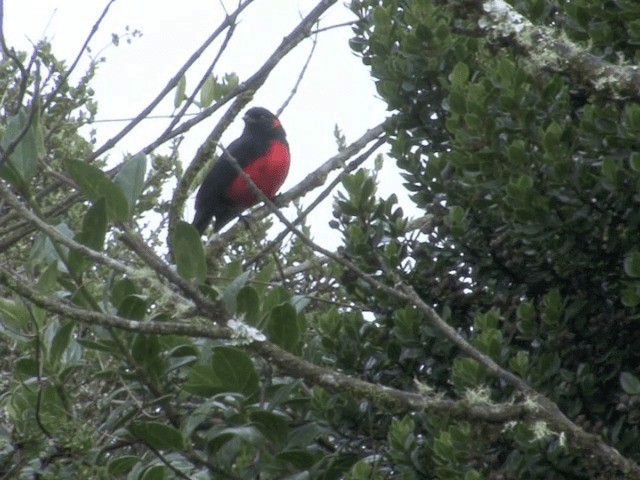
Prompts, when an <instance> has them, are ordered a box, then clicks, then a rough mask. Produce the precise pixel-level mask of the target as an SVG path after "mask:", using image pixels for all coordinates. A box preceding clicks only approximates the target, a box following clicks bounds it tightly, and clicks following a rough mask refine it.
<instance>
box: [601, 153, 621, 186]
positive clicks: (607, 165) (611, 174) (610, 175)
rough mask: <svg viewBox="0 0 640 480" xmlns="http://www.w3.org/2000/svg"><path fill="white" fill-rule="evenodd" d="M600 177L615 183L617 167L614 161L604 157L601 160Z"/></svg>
mask: <svg viewBox="0 0 640 480" xmlns="http://www.w3.org/2000/svg"><path fill="white" fill-rule="evenodd" d="M601 169H602V175H603V176H604V177H605V178H606V179H607V180H609V181H610V182H615V181H616V176H617V172H618V166H617V165H616V161H615V160H614V159H613V158H611V157H605V158H604V160H602V167H601Z"/></svg>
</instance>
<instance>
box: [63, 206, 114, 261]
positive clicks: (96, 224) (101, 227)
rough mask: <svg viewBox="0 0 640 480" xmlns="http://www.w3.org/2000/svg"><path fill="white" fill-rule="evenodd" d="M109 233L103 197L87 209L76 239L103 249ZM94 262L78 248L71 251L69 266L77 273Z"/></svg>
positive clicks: (92, 247)
mask: <svg viewBox="0 0 640 480" xmlns="http://www.w3.org/2000/svg"><path fill="white" fill-rule="evenodd" d="M106 235H107V203H106V200H105V199H104V197H103V198H101V199H100V200H98V201H96V202H95V203H94V204H93V205H92V206H91V207H90V208H89V210H87V213H86V214H85V216H84V219H83V221H82V232H80V234H78V235H77V236H76V238H75V240H76V241H77V242H79V243H82V244H83V245H86V246H87V247H89V248H91V249H93V250H97V251H101V250H103V249H104V240H105V237H106ZM91 264H92V262H91V261H90V260H89V259H87V258H86V257H85V256H84V255H83V254H82V253H80V252H79V251H78V250H71V252H69V266H70V268H71V269H72V270H73V271H75V272H76V273H77V272H79V271H81V270H84V269H85V268H87V266H88V265H91Z"/></svg>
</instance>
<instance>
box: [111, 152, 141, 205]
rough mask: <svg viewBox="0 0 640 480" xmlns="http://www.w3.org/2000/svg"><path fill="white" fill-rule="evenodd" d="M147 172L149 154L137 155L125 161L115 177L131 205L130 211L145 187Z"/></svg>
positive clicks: (116, 182) (115, 181) (114, 179)
mask: <svg viewBox="0 0 640 480" xmlns="http://www.w3.org/2000/svg"><path fill="white" fill-rule="evenodd" d="M146 172H147V156H146V155H144V154H142V153H141V154H138V155H135V156H133V157H131V158H129V159H127V161H126V162H125V163H124V165H122V167H121V168H120V170H119V171H118V173H117V174H116V176H115V177H114V178H113V183H115V184H116V185H117V186H118V187H120V190H122V193H124V197H125V198H126V199H127V204H128V205H129V212H133V207H134V206H135V205H136V202H137V201H138V198H139V197H140V194H141V193H142V190H143V189H144V176H145V173H146Z"/></svg>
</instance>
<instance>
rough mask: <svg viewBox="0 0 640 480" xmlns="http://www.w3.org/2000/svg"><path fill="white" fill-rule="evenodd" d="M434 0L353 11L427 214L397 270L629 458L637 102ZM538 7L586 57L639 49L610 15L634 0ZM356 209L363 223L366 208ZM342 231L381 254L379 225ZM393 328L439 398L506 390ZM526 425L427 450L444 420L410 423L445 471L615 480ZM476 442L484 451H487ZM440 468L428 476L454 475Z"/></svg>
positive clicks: (411, 333) (637, 361)
mask: <svg viewBox="0 0 640 480" xmlns="http://www.w3.org/2000/svg"><path fill="white" fill-rule="evenodd" d="M435 3H436V2H433V3H431V2H411V1H395V0H388V1H381V2H366V1H364V2H361V1H356V2H353V4H352V8H353V9H354V11H356V12H357V13H358V15H359V17H360V18H361V21H360V22H359V23H358V25H357V27H355V33H356V36H355V38H354V39H353V41H352V48H354V49H355V50H356V51H358V52H359V53H360V54H361V55H362V57H363V61H364V63H365V64H367V65H369V66H370V68H371V73H372V76H373V77H374V78H375V79H376V85H377V88H378V92H379V93H380V95H381V96H382V97H383V98H384V99H385V101H386V102H387V103H388V105H389V109H390V110H392V111H395V112H397V116H396V121H395V124H394V127H393V128H392V129H391V130H390V131H389V136H390V138H391V145H392V154H393V156H394V158H395V159H396V160H397V162H398V165H399V166H400V167H401V168H402V169H403V170H404V172H405V173H404V178H405V179H406V182H407V183H406V186H407V188H408V189H409V190H410V191H411V192H412V199H413V200H414V202H415V203H416V205H417V206H418V207H420V208H421V209H422V210H423V211H424V212H425V213H426V214H428V215H429V216H430V219H431V221H430V225H429V227H428V229H427V230H426V231H425V234H426V235H425V236H423V237H421V238H420V239H419V242H417V243H415V244H414V245H412V247H414V248H413V249H412V250H411V253H410V254H407V257H410V258H411V259H412V261H413V262H415V263H413V265H412V268H411V269H408V271H407V272H406V275H405V278H407V279H408V280H410V282H411V283H412V284H413V285H414V287H415V288H416V289H417V290H418V291H419V292H420V294H421V296H422V298H423V299H425V300H426V301H427V302H428V303H430V304H432V305H435V306H437V307H438V309H439V311H440V312H441V314H442V315H443V316H444V317H445V318H447V319H448V320H449V323H451V324H452V325H455V326H456V327H457V328H459V329H460V332H461V333H462V334H464V335H465V336H467V337H468V338H469V340H470V341H471V343H472V344H474V345H475V346H476V347H477V348H478V349H479V350H481V351H482V352H484V353H486V354H487V355H489V356H490V357H492V358H493V359H494V360H496V361H497V362H498V363H500V364H502V365H504V366H507V367H509V368H511V369H512V370H513V371H514V372H516V373H518V374H519V375H521V376H522V377H523V378H524V379H526V380H527V381H528V382H529V383H530V384H531V385H532V386H533V387H535V388H537V389H539V390H540V391H542V392H543V393H545V394H546V395H548V396H549V397H550V398H551V399H553V400H554V401H556V402H557V403H558V405H559V406H560V407H561V409H562V410H563V411H564V412H565V413H566V414H567V415H568V416H569V417H570V418H572V419H574V421H576V422H577V423H578V424H580V425H582V426H583V427H584V428H585V429H586V430H587V431H590V432H594V433H598V434H600V435H603V437H604V438H605V439H606V440H607V441H608V442H610V443H611V444H612V445H614V446H615V447H616V448H619V449H620V450H621V451H622V452H623V454H625V455H628V456H629V457H631V458H634V459H635V461H638V460H640V448H639V447H640V432H639V431H638V425H637V420H636V416H637V413H635V414H633V415H631V410H632V409H631V410H630V409H629V408H628V407H624V408H622V407H621V405H620V400H621V398H623V397H624V392H625V391H626V392H627V394H628V393H629V391H630V390H631V391H635V390H634V388H635V387H633V386H632V385H635V382H634V381H633V380H630V378H631V377H629V376H627V375H626V374H625V373H624V372H634V373H635V375H637V374H638V365H640V355H639V353H638V352H639V351H640V350H639V348H640V330H639V329H638V324H637V310H636V306H637V305H638V303H640V296H639V295H640V290H638V288H639V287H640V283H639V282H638V281H637V274H638V271H639V269H638V268H637V266H636V263H637V262H636V260H637V259H636V257H637V250H638V235H637V232H638V231H640V210H639V209H638V208H637V203H638V191H640V172H639V171H638V165H637V163H638V161H637V158H636V157H637V150H638V148H639V147H640V140H639V139H640V123H639V122H638V119H639V117H638V115H639V113H640V105H638V104H635V103H632V102H628V101H627V102H621V101H616V100H615V99H604V98H597V97H590V96H589V94H588V92H586V91H584V89H583V87H582V86H576V85H573V84H572V83H571V82H570V81H569V79H568V78H566V77H563V76H561V75H552V74H544V73H543V74H541V73H540V72H534V71H533V70H532V69H533V67H532V65H531V64H530V63H527V61H526V60H524V59H523V58H521V57H519V56H518V53H517V52H513V51H510V50H509V49H506V48H500V47H499V46H496V45H487V44H486V43H484V42H483V41H481V40H480V39H478V38H475V37H471V36H465V35H462V34H456V33H453V32H454V31H461V30H464V28H462V27H465V26H468V27H471V24H468V25H465V21H466V19H472V18H474V15H473V14H472V13H471V11H467V12H466V14H465V15H461V16H460V17H459V18H456V16H454V15H453V13H452V11H451V10H448V9H446V8H443V7H438V6H436V5H435ZM545 5H547V2H536V1H522V2H516V7H517V8H518V9H520V11H521V12H522V13H523V14H525V15H526V16H527V17H528V18H529V20H531V21H533V22H538V23H540V24H545V23H546V24H553V23H552V21H553V19H559V20H560V21H559V22H558V25H557V26H559V27H565V31H566V33H567V34H568V35H569V36H570V37H571V38H572V39H574V40H577V41H585V42H586V41H587V40H588V41H589V42H590V43H589V47H590V48H591V49H592V52H593V53H595V54H596V55H600V54H603V53H607V52H610V53H611V57H609V59H610V60H613V61H615V58H614V57H616V58H620V56H622V57H624V56H625V54H626V58H627V59H629V60H635V58H634V57H633V55H634V52H635V50H636V48H635V45H636V43H637V35H635V33H637V32H635V30H637V29H635V23H634V22H633V21H631V20H630V21H629V22H618V19H621V18H628V19H633V18H638V4H637V3H636V2H618V3H615V4H614V3H612V2H580V1H579V2H570V3H568V4H567V5H566V7H560V6H558V5H557V4H556V5H555V8H545ZM469 21H470V20H469ZM454 27H456V29H454ZM633 32H635V33H633ZM584 45H585V46H586V43H585V44H584ZM614 52H615V54H614ZM398 86H400V88H398ZM353 215H354V216H357V215H359V217H358V219H361V218H362V210H358V211H357V212H353ZM385 221H387V222H388V221H389V220H388V217H386V218H385ZM345 224H349V225H351V227H350V228H351V229H355V230H357V232H355V233H354V232H353V231H350V232H349V234H348V235H345V239H346V241H347V242H348V245H349V246H352V247H351V248H357V249H358V250H359V251H365V250H366V249H367V248H371V246H373V247H374V248H377V249H378V251H382V245H380V240H378V239H376V238H374V237H372V235H373V232H375V231H377V230H376V229H379V228H382V227H381V226H380V223H378V224H376V225H372V224H371V223H368V224H366V223H363V222H357V221H355V222H354V219H353V218H350V219H349V221H345ZM354 224H357V225H358V226H353V225H354ZM365 237H366V240H365V241H361V239H362V238H365ZM392 238H393V237H392ZM390 241H391V242H392V243H393V242H394V240H390ZM349 246H348V247H347V248H350V247H349ZM402 248H403V245H402V244H400V243H397V246H396V247H395V249H396V250H398V251H402ZM387 249H389V246H385V250H387ZM383 257H384V256H383ZM384 258H388V257H384ZM374 303H375V305H376V308H380V307H381V305H380V303H379V301H376V302H372V305H373V304H374ZM400 318H402V321H401V323H399V319H400ZM387 324H388V325H389V326H388V327H387V328H388V332H389V334H390V335H393V334H394V333H397V332H400V331H402V332H406V333H404V334H403V335H404V338H406V339H409V338H413V339H415V346H416V347H415V348H416V349H417V351H416V352H415V353H413V356H414V364H413V367H414V368H415V369H414V370H412V373H409V372H407V373H408V374H410V375H413V376H416V377H419V378H420V377H421V376H426V379H427V383H428V384H429V385H430V386H432V387H434V388H436V390H438V391H451V390H452V385H451V382H453V386H454V387H455V388H454V390H455V391H457V392H459V393H461V392H462V391H463V389H464V388H469V387H472V386H480V385H491V386H492V389H491V398H493V399H494V400H497V399H506V398H509V396H510V395H511V393H512V392H511V391H510V390H509V389H504V388H503V387H501V386H500V385H499V384H498V383H497V382H496V381H495V379H494V378H491V377H488V376H487V375H486V374H483V372H482V370H481V369H480V370H477V367H475V366H474V363H475V362H473V361H471V360H468V359H464V358H459V354H458V352H457V351H456V350H454V349H452V348H450V347H449V348H446V346H444V345H441V340H439V341H437V342H430V341H429V340H428V339H427V338H428V337H427V338H424V339H421V340H418V339H419V338H420V337H419V335H420V331H421V330H427V331H428V327H425V326H424V320H421V319H415V320H412V321H411V320H409V319H408V317H405V315H404V314H403V315H402V317H398V314H396V319H395V327H393V326H392V325H393V323H391V321H390V320H387ZM425 333H426V332H425ZM404 358H405V359H406V357H404ZM418 365H428V367H426V368H424V367H423V368H416V367H418ZM621 375H622V376H621ZM634 378H635V377H634ZM621 381H622V384H623V385H622V386H621ZM624 385H626V388H625V387H624ZM444 428H451V427H447V426H445V427H444ZM474 428H476V427H471V429H472V430H473V429H474ZM523 428H524V430H523ZM415 431H420V430H419V429H417V428H416V430H415ZM525 431H527V428H525V427H523V426H518V427H516V428H515V429H513V430H511V431H510V432H507V434H506V435H501V436H492V435H488V436H487V437H485V438H483V439H474V440H473V441H472V440H468V441H466V442H460V443H459V445H458V447H457V448H458V449H459V453H460V455H458V456H452V455H448V456H442V455H439V454H438V449H437V445H438V442H437V440H436V439H437V438H441V437H442V435H443V433H442V431H441V430H440V428H434V427H433V426H432V427H430V428H427V429H426V430H423V431H420V433H421V434H422V435H425V436H427V437H428V438H433V439H434V443H433V445H432V448H433V453H434V454H436V456H438V457H439V458H440V461H444V460H446V461H445V462H444V463H445V464H446V465H448V466H447V467H446V469H449V468H458V467H454V466H455V465H466V466H468V467H474V468H476V469H478V470H479V471H484V474H486V475H513V476H514V477H513V478H596V477H599V476H602V477H603V478H609V477H607V474H606V473H605V472H606V471H607V466H606V465H596V464H593V463H592V462H589V461H588V460H586V459H585V458H584V457H583V456H582V454H581V453H580V452H573V451H571V450H566V449H565V448H564V447H562V446H561V444H560V443H558V442H557V441H555V440H553V439H552V440H549V438H547V440H540V441H532V440H531V438H530V437H531V434H527V435H524V437H523V436H522V435H521V434H518V433H517V432H525ZM552 438H553V437H552ZM544 450H546V451H547V455H546V456H543V455H541V453H542V452H543V451H544ZM472 451H478V452H483V453H481V454H480V455H481V458H483V459H484V462H478V461H477V460H479V459H476V460H474V458H473V456H472V455H471V453H472ZM445 457H446V459H445ZM446 469H445V470H446ZM443 472H444V470H443V471H441V470H438V473H437V476H438V478H460V477H458V476H451V474H449V473H443ZM491 478H493V477H491ZM495 478H511V477H509V476H507V477H499V476H496V477H495Z"/></svg>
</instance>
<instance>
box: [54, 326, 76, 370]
mask: <svg viewBox="0 0 640 480" xmlns="http://www.w3.org/2000/svg"><path fill="white" fill-rule="evenodd" d="M75 325H76V322H74V321H68V322H67V323H65V324H64V325H63V326H61V327H60V328H59V329H58V331H57V332H56V334H55V336H54V337H53V340H52V341H51V346H50V350H49V361H50V362H51V363H52V364H53V365H58V364H59V363H60V360H61V358H62V355H63V354H64V352H65V351H66V350H67V347H68V346H69V344H70V343H71V339H72V338H73V329H74V327H75Z"/></svg>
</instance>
